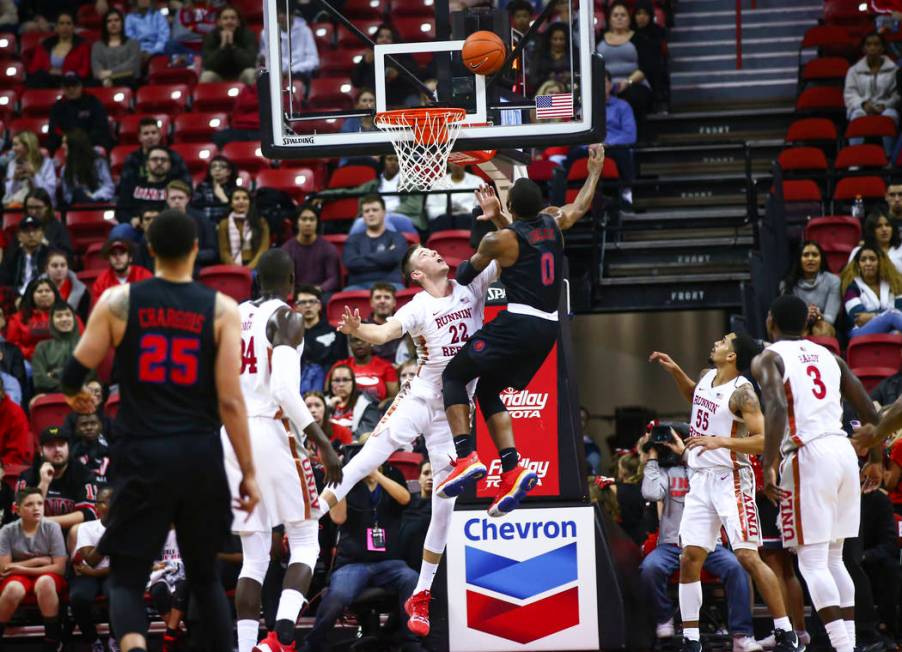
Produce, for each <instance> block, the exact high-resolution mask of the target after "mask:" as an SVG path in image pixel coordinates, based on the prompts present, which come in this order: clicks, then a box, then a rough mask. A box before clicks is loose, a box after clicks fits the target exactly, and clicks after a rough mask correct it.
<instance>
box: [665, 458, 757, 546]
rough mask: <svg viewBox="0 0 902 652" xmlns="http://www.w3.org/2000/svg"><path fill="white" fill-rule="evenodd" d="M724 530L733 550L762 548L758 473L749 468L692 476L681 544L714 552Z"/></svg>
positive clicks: (681, 523) (681, 532) (705, 470)
mask: <svg viewBox="0 0 902 652" xmlns="http://www.w3.org/2000/svg"><path fill="white" fill-rule="evenodd" d="M721 527H723V529H724V531H725V532H726V533H727V537H728V538H729V540H730V545H731V546H732V547H733V550H741V549H743V548H745V549H748V550H756V549H757V548H758V546H760V545H761V527H760V522H759V519H758V506H757V505H756V504H755V474H754V473H753V472H752V469H750V468H748V467H740V468H737V469H729V468H726V467H724V468H722V469H719V468H711V469H703V470H696V471H695V472H693V473H692V474H691V475H690V476H689V493H688V494H686V502H685V504H684V506H683V518H682V520H681V521H680V544H681V545H683V546H698V547H699V548H704V549H705V550H707V551H708V552H713V551H714V547H715V546H716V545H717V544H718V543H719V542H720V528H721Z"/></svg>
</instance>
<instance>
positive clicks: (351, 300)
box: [326, 290, 370, 326]
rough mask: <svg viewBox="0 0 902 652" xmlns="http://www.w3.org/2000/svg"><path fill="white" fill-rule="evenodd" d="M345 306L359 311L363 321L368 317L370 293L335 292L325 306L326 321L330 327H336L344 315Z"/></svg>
mask: <svg viewBox="0 0 902 652" xmlns="http://www.w3.org/2000/svg"><path fill="white" fill-rule="evenodd" d="M345 306H349V307H350V308H351V310H354V309H355V308H356V309H357V310H359V311H360V316H361V317H362V318H364V319H366V318H367V317H369V316H370V291H369V290H345V291H343V292H336V293H335V294H333V295H332V296H331V298H330V299H329V304H328V305H327V306H326V319H328V320H329V323H330V324H332V326H337V325H338V322H339V320H340V319H341V316H342V315H343V314H344V311H345Z"/></svg>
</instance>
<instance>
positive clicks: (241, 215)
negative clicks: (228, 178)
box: [217, 188, 269, 269]
mask: <svg viewBox="0 0 902 652" xmlns="http://www.w3.org/2000/svg"><path fill="white" fill-rule="evenodd" d="M229 206H230V207H231V212H230V213H229V216H228V217H227V218H226V219H224V220H222V221H221V222H220V223H219V227H218V229H217V230H218V232H219V259H220V261H221V262H222V264H223V265H242V266H244V267H250V268H251V269H254V268H255V267H256V266H257V261H258V260H260V256H262V255H263V252H264V251H266V250H267V249H269V225H268V224H267V223H266V220H264V219H263V218H262V217H259V216H258V215H257V210H256V208H255V207H254V202H253V200H252V199H251V194H250V193H249V192H248V191H247V190H246V189H244V188H235V189H234V190H233V191H232V194H231V195H229Z"/></svg>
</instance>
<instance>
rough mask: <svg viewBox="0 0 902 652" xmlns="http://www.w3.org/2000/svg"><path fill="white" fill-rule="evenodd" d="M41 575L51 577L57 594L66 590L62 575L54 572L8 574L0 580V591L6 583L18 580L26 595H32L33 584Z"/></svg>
mask: <svg viewBox="0 0 902 652" xmlns="http://www.w3.org/2000/svg"><path fill="white" fill-rule="evenodd" d="M42 577H49V578H51V579H53V583H54V584H55V585H56V592H57V593H58V594H61V593H62V592H63V591H65V590H66V580H65V578H63V576H62V575H57V574H56V573H44V574H43V575H10V576H9V577H6V578H4V579H3V580H2V581H0V593H2V592H3V589H5V588H6V585H7V584H9V583H10V582H18V583H19V584H21V585H22V586H24V587H25V595H26V596H29V595H32V594H33V593H34V585H35V584H36V583H37V581H38V580H39V579H40V578H42Z"/></svg>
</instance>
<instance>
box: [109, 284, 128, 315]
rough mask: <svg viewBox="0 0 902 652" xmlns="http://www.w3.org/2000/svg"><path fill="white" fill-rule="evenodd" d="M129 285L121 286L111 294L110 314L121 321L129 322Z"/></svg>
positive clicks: (111, 291)
mask: <svg viewBox="0 0 902 652" xmlns="http://www.w3.org/2000/svg"><path fill="white" fill-rule="evenodd" d="M128 297H129V292H128V285H120V286H119V287H116V288H114V289H112V290H110V292H109V298H108V305H109V307H110V314H111V315H112V316H113V317H115V318H116V319H119V320H120V321H128Z"/></svg>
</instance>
